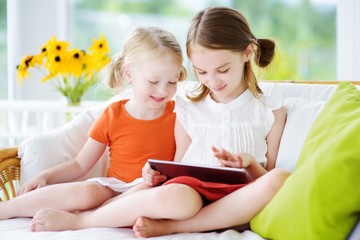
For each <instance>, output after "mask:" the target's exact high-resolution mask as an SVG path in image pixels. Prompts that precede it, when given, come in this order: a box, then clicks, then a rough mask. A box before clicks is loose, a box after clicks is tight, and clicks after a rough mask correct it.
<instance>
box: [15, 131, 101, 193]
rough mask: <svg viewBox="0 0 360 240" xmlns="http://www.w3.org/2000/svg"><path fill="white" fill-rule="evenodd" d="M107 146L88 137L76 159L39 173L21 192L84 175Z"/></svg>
mask: <svg viewBox="0 0 360 240" xmlns="http://www.w3.org/2000/svg"><path fill="white" fill-rule="evenodd" d="M106 146H107V145H106V144H103V143H100V142H97V141H95V140H94V139H92V138H88V140H87V142H86V143H85V145H84V147H83V148H82V149H81V151H80V153H79V154H78V155H77V156H76V158H75V159H73V160H69V161H67V162H64V163H62V164H59V165H56V166H54V167H52V168H49V169H47V170H45V171H43V172H41V173H39V174H38V175H36V176H35V177H34V178H32V179H30V180H29V181H28V182H26V183H25V184H24V185H23V186H22V188H21V190H20V194H23V193H25V192H29V191H32V190H34V189H37V188H40V187H43V186H46V185H49V184H54V183H61V182H70V181H74V180H76V179H78V178H80V177H82V176H84V175H85V174H86V173H87V172H88V171H90V169H91V168H92V167H93V166H94V165H95V164H96V162H97V161H98V160H99V159H100V157H101V155H102V154H103V152H104V151H105V148H106Z"/></svg>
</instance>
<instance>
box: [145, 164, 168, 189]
mask: <svg viewBox="0 0 360 240" xmlns="http://www.w3.org/2000/svg"><path fill="white" fill-rule="evenodd" d="M142 177H143V179H144V183H145V184H146V185H148V186H157V185H159V184H160V183H162V182H165V181H166V176H165V175H161V173H160V172H159V171H156V170H154V169H152V168H151V167H150V164H149V163H146V164H145V165H144V167H143V168H142Z"/></svg>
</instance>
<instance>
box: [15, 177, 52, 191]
mask: <svg viewBox="0 0 360 240" xmlns="http://www.w3.org/2000/svg"><path fill="white" fill-rule="evenodd" d="M46 185H47V184H46V180H45V178H43V177H41V176H35V177H34V178H32V179H30V180H29V181H27V182H26V183H24V184H23V186H22V187H21V188H20V190H19V192H18V195H21V194H24V193H27V192H30V191H33V190H35V189H38V188H41V187H45V186H46Z"/></svg>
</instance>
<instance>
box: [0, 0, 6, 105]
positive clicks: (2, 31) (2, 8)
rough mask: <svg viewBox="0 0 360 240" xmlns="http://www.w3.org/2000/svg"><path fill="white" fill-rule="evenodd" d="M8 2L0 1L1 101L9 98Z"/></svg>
mask: <svg viewBox="0 0 360 240" xmlns="http://www.w3.org/2000/svg"><path fill="white" fill-rule="evenodd" d="M6 46H7V33H6V0H0V73H1V74H0V99H6V98H7V50H6Z"/></svg>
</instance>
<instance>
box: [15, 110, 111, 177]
mask: <svg viewBox="0 0 360 240" xmlns="http://www.w3.org/2000/svg"><path fill="white" fill-rule="evenodd" d="M105 106H106V103H105V104H101V105H99V106H95V107H93V108H90V109H88V110H85V111H84V112H82V113H80V114H79V115H77V116H76V117H75V118H74V119H72V120H71V121H70V122H69V123H67V124H66V125H65V126H63V127H61V128H59V129H56V130H52V131H48V132H44V133H41V134H37V135H34V136H32V137H29V138H27V139H25V140H24V141H22V142H21V143H20V145H19V150H18V154H19V157H21V172H20V176H21V183H24V182H26V181H27V180H29V179H30V178H32V177H33V176H34V175H36V174H37V173H39V172H41V171H43V170H45V169H48V168H50V167H52V166H55V165H57V164H59V163H63V162H65V161H68V160H70V159H74V158H75V157H76V155H77V154H78V153H79V151H80V150H81V148H82V147H83V145H84V144H85V142H86V140H87V132H88V131H89V129H90V127H91V125H92V123H93V122H94V120H95V118H96V117H97V116H99V115H100V113H101V112H102V111H103V110H104V108H105ZM105 156H106V155H105V154H104V156H103V157H105ZM102 159H103V158H102ZM104 164H105V163H103V162H102V161H99V162H98V163H97V165H96V166H95V167H94V168H93V169H92V170H91V171H90V172H89V173H88V174H86V175H85V176H84V177H83V178H81V179H87V178H89V177H95V176H101V175H103V174H104V167H105V166H104Z"/></svg>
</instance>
